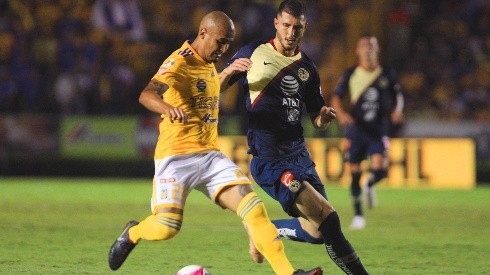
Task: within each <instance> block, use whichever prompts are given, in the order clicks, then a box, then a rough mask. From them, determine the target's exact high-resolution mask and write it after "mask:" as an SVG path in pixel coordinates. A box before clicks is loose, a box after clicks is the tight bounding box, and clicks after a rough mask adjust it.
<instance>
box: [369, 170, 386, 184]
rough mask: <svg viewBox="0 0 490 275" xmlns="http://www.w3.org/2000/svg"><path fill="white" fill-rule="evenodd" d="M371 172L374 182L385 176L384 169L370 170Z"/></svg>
mask: <svg viewBox="0 0 490 275" xmlns="http://www.w3.org/2000/svg"><path fill="white" fill-rule="evenodd" d="M371 173H372V174H373V177H374V182H378V181H380V180H382V179H384V178H385V177H386V176H387V173H386V170H384V169H379V170H372V171H371Z"/></svg>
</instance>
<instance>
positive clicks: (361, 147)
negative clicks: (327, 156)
mask: <svg viewBox="0 0 490 275" xmlns="http://www.w3.org/2000/svg"><path fill="white" fill-rule="evenodd" d="M366 156H367V143H366V141H365V139H364V137H363V136H362V135H361V134H360V133H357V134H356V135H353V137H352V140H351V142H350V147H349V158H348V162H349V169H350V173H351V185H350V193H351V197H352V206H353V209H354V217H353V218H352V222H351V225H350V227H349V228H350V229H353V230H359V229H363V228H364V227H365V226H366V218H365V217H364V213H363V209H362V187H361V183H360V181H361V175H362V169H361V161H363V160H364V159H365V158H366Z"/></svg>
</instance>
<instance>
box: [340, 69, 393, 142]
mask: <svg viewBox="0 0 490 275" xmlns="http://www.w3.org/2000/svg"><path fill="white" fill-rule="evenodd" d="M398 89H399V85H398V83H397V80H396V77H395V74H394V72H393V71H392V70H386V69H383V68H381V67H379V68H377V69H376V70H374V71H372V72H370V71H366V70H365V69H363V68H362V67H360V66H357V67H353V68H350V69H348V70H346V71H345V73H344V75H343V76H342V78H341V80H340V82H339V83H338V84H337V87H336V88H335V94H336V95H337V96H339V98H340V99H341V101H342V107H343V108H344V110H346V111H347V112H349V113H350V115H351V116H352V117H353V119H354V121H355V126H356V127H358V128H360V129H361V130H362V131H363V132H366V133H368V134H369V135H370V136H372V137H382V136H388V129H389V115H390V113H391V110H392V109H393V108H394V101H395V97H396V94H397V93H398V92H399V91H398Z"/></svg>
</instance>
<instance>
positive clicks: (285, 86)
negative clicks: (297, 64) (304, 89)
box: [281, 75, 299, 96]
mask: <svg viewBox="0 0 490 275" xmlns="http://www.w3.org/2000/svg"><path fill="white" fill-rule="evenodd" d="M298 89H299V83H298V81H297V80H296V78H294V76H292V75H286V76H285V77H283V78H282V80H281V90H282V92H283V93H284V94H285V95H287V96H293V95H294V94H296V93H297V92H298Z"/></svg>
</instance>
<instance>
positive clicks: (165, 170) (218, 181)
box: [151, 151, 251, 211]
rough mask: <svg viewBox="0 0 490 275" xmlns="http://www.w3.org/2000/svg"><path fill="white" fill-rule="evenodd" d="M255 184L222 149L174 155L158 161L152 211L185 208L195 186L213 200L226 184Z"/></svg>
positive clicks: (154, 179)
mask: <svg viewBox="0 0 490 275" xmlns="http://www.w3.org/2000/svg"><path fill="white" fill-rule="evenodd" d="M237 184H251V182H250V180H249V178H248V177H247V176H246V175H245V174H244V173H243V172H242V170H241V169H240V168H239V167H238V166H237V165H236V164H235V163H233V162H232V161H231V160H230V159H228V157H226V156H225V155H224V154H223V153H222V152H219V151H211V152H208V153H199V154H188V155H178V156H170V157H166V158H163V159H157V160H155V176H154V178H153V195H152V198H151V210H152V211H154V210H155V208H156V207H176V208H181V209H183V208H184V205H185V201H186V199H187V195H188V194H189V193H190V191H191V190H192V189H197V190H199V191H201V192H202V193H203V194H204V195H206V196H207V197H208V198H210V199H211V200H213V201H216V198H217V196H218V195H219V193H220V192H221V190H223V188H224V187H226V186H232V185H237Z"/></svg>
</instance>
